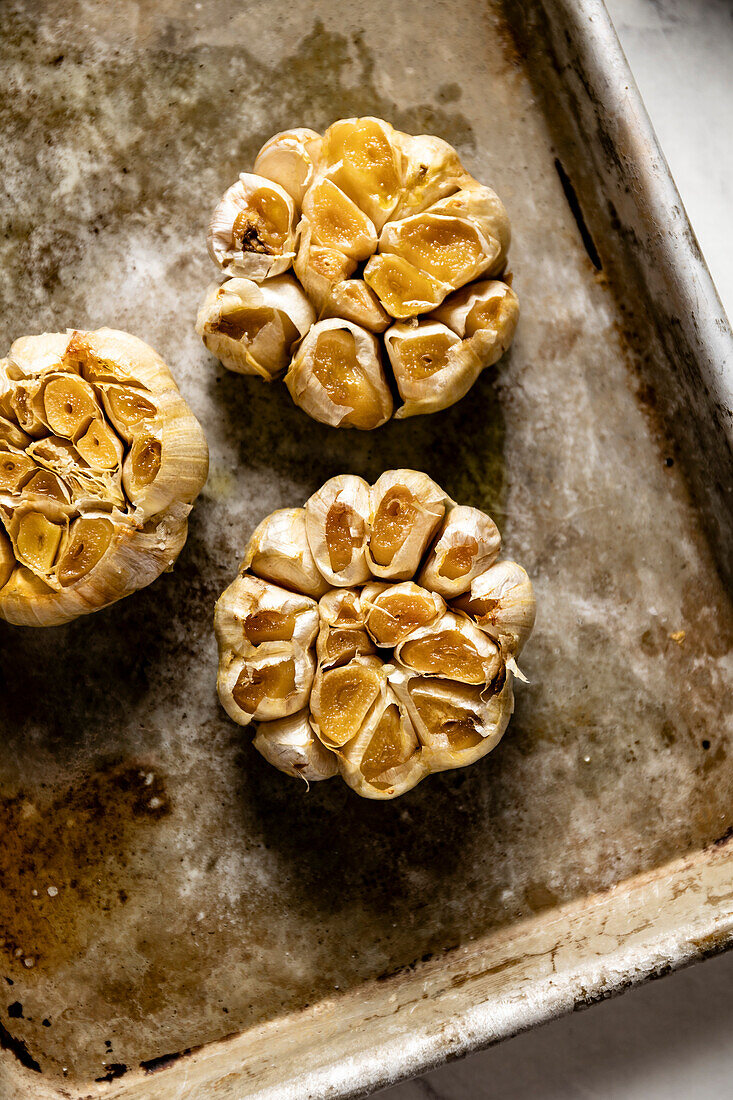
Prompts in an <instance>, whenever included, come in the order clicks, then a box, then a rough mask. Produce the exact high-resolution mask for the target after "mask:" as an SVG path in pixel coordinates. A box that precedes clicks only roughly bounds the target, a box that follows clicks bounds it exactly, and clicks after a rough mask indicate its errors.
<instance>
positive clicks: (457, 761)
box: [390, 669, 514, 772]
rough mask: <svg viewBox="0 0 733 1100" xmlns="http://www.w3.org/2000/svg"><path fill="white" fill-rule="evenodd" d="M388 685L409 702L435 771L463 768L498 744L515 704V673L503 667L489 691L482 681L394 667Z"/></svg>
mask: <svg viewBox="0 0 733 1100" xmlns="http://www.w3.org/2000/svg"><path fill="white" fill-rule="evenodd" d="M390 684H391V686H392V688H393V690H394V692H395V694H396V695H397V697H398V698H399V699H400V700H401V702H402V703H403V704H404V706H405V707H406V709H407V711H408V713H409V715H410V717H411V719H412V721H413V724H414V727H415V730H416V732H417V735H418V737H419V738H420V741H421V743H422V745H423V757H424V760H425V763H426V765H427V766H428V768H429V770H430V771H431V772H440V771H448V770H450V769H452V768H463V767H466V766H467V765H468V764H473V763H474V762H475V761H476V760H479V759H481V757H482V756H486V754H487V753H489V752H491V750H492V749H494V748H496V746H497V744H498V743H499V741H500V740H501V738H502V736H503V734H504V731H505V729H506V727H507V725H508V723H509V719H510V718H511V716H512V711H513V709H514V694H513V690H512V674H511V672H509V671H506V673H504V670H503V669H502V671H501V673H500V675H499V676H498V677H497V680H496V683H495V685H494V688H495V690H493V691H492V693H491V694H488V695H487V693H486V691H485V690H482V689H481V688H480V687H478V686H473V687H472V686H470V685H468V684H464V683H459V682H456V681H450V680H434V679H429V678H426V677H423V676H413V675H411V674H410V673H406V672H404V670H400V669H398V670H396V671H395V672H394V673H393V674H392V675H391V676H390Z"/></svg>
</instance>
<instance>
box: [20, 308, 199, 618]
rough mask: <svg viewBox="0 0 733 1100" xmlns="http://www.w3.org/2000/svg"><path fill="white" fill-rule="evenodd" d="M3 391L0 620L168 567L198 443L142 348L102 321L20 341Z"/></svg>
mask: <svg viewBox="0 0 733 1100" xmlns="http://www.w3.org/2000/svg"><path fill="white" fill-rule="evenodd" d="M2 401H3V408H4V409H5V410H6V412H7V414H8V415H7V416H6V417H5V419H6V420H7V421H8V423H9V424H10V426H11V428H12V427H14V426H18V430H17V433H15V432H12V431H8V432H5V437H6V438H7V439H13V440H15V445H13V444H12V443H8V442H5V443H3V444H2V445H0V508H1V509H2V519H3V523H4V525H5V527H6V529H7V531H8V533H9V535H10V537H11V543H12V546H13V552H14V557H15V559H16V560H17V562H18V567H17V568H16V569H14V570H13V572H12V574H11V575H10V577H9V579H8V580H7V582H6V583H5V584H4V586H3V587H2V591H1V592H0V616H2V617H3V618H6V619H8V620H9V621H11V622H14V623H17V624H20V625H34V626H36V625H53V624H56V623H62V622H68V621H69V620H70V619H74V618H76V617H77V616H79V615H84V614H88V613H89V612H91V611H95V610H97V609H98V608H100V607H105V606H107V605H109V604H111V603H114V602H115V601H116V600H118V599H121V598H122V597H123V596H126V595H128V594H129V593H131V592H133V591H135V590H136V589H137V588H141V587H143V586H144V585H146V584H150V583H151V581H153V580H154V579H155V578H156V577H158V576H159V575H160V573H161V572H163V570H164V569H167V568H168V567H170V566H171V565H172V564H173V562H174V561H175V559H176V557H177V556H178V554H179V553H180V550H181V547H182V546H183V543H184V542H185V538H186V531H187V517H188V513H189V512H190V501H192V500H193V499H194V497H195V496H196V495H197V493H198V492H199V490H200V489H201V486H202V485H203V482H204V480H205V478H206V470H207V464H208V452H207V448H206V442H205V440H204V437H203V433H202V431H201V427H200V425H199V424H198V422H197V421H196V420H195V418H194V417H193V415H192V414H191V412H190V410H189V409H188V406H187V405H186V404H185V402H184V401H183V398H182V397H181V396H180V394H179V392H178V389H177V387H176V384H175V382H174V381H173V378H172V377H171V374H170V372H169V371H168V368H167V367H166V365H165V363H164V362H163V360H162V359H161V358H160V356H158V355H157V354H156V353H155V352H154V351H153V350H152V348H150V347H148V345H147V344H144V343H143V341H141V340H138V339H137V338H136V337H133V336H130V335H129V334H128V333H123V332H116V331H114V330H110V329H100V330H99V331H98V332H77V331H72V332H69V333H65V334H64V333H52V334H48V333H47V334H44V335H43V336H40V337H29V338H23V339H21V340H19V341H16V343H15V344H14V345H13V347H12V348H11V349H10V353H9V355H8V359H7V360H6V361H4V365H3V368H2ZM126 408H128V409H133V410H134V409H137V411H138V412H139V411H140V409H144V410H149V412H150V415H149V416H148V417H147V418H145V417H143V418H140V417H137V415H136V416H135V417H133V419H134V423H133V424H131V425H128V426H129V427H130V431H129V432H120V431H118V428H119V424H118V422H117V418H116V415H113V412H122V413H124V410H125V409H126ZM17 410H22V411H21V413H20V418H21V419H23V420H24V421H26V420H27V421H28V423H29V425H30V421H31V419H32V421H33V423H32V429H33V435H34V437H35V438H31V434H30V433H26V432H24V431H23V430H22V429H20V427H19V425H18V412H17ZM123 419H124V416H123ZM126 447H127V450H126ZM123 483H124V491H123ZM126 494H128V495H126ZM32 575H33V576H35V578H36V580H35V581H31V580H30V579H29V577H30V576H32Z"/></svg>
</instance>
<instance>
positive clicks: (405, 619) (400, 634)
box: [361, 581, 446, 649]
mask: <svg viewBox="0 0 733 1100" xmlns="http://www.w3.org/2000/svg"><path fill="white" fill-rule="evenodd" d="M361 609H362V613H366V627H367V630H368V631H369V634H370V635H371V637H372V638H373V639H374V641H375V642H376V644H377V645H378V646H381V647H385V648H390V649H392V648H394V647H395V646H397V645H399V644H400V642H403V641H404V640H405V638H408V637H409V636H410V634H412V633H413V632H414V631H415V630H417V629H418V628H419V627H422V626H427V625H428V623H432V622H434V620H435V619H437V618H438V617H439V616H440V615H442V614H443V613H444V612H445V610H446V607H445V601H444V600H443V599H442V597H441V596H439V595H438V594H437V593H435V592H428V591H427V590H426V589H425V588H422V587H421V586H420V585H418V584H415V583H414V581H403V582H402V583H401V584H385V583H380V582H378V581H375V582H373V583H372V584H367V585H365V586H364V588H363V589H362V592H361Z"/></svg>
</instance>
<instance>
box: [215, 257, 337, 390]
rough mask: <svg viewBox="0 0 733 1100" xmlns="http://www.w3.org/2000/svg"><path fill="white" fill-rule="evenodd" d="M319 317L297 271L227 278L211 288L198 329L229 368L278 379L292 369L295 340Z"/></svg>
mask: <svg viewBox="0 0 733 1100" xmlns="http://www.w3.org/2000/svg"><path fill="white" fill-rule="evenodd" d="M315 319H316V314H315V310H314V309H313V306H312V305H311V303H310V301H309V299H308V297H307V295H306V294H305V292H304V290H303V289H302V287H301V285H300V283H299V282H298V281H297V279H295V278H294V277H293V276H292V275H279V276H276V277H275V278H273V279H268V280H267V282H265V283H262V284H258V283H255V282H252V280H251V279H227V280H226V281H225V282H224V283H223V284H222V285H221V286H219V285H218V284H213V285H212V286H210V287H209V289H208V291H207V293H206V297H205V299H204V301H203V303H202V305H201V309H200V310H199V313H198V317H197V318H196V332H197V333H198V335H199V336H200V337H201V339H202V340H203V342H204V344H205V345H206V347H207V348H208V349H209V351H210V352H211V353H212V355H215V356H216V357H217V359H219V360H220V361H221V362H222V363H223V365H224V366H225V367H226V368H227V369H228V370H231V371H235V372H236V373H238V374H256V375H259V376H260V377H261V378H264V379H266V380H267V381H272V380H273V379H274V378H277V377H278V376H279V375H281V374H282V373H283V372H284V371H285V370H287V367H288V364H289V363H290V358H291V352H292V347H293V344H294V343H295V342H296V341H297V340H299V339H300V338H301V337H302V336H304V335H305V333H306V332H307V331H308V329H309V328H310V327H311V325H312V324H313V322H314V321H315Z"/></svg>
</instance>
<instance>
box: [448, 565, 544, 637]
mask: <svg viewBox="0 0 733 1100" xmlns="http://www.w3.org/2000/svg"><path fill="white" fill-rule="evenodd" d="M457 606H458V607H460V608H461V610H464V611H466V612H467V613H468V614H470V615H471V616H472V617H473V618H474V619H475V621H476V624H477V625H478V626H479V628H480V629H481V630H484V631H485V632H486V633H487V634H488V635H489V637H491V638H493V639H494V640H495V641H496V643H497V644H498V645H499V646H500V647H501V650H502V653H504V654H505V655H507V656H510V657H518V656H519V654H520V653H521V652H522V649H523V648H524V644H525V642H526V641H527V638H529V636H530V634H531V633H532V628H533V627H534V623H535V615H536V610H537V604H536V600H535V595H534V588H533V587H532V582H531V580H530V579H529V577H528V576H527V573H526V570H524V569H523V568H522V566H521V565H517V563H516V562H514V561H498V562H496V563H495V564H494V565H492V566H491V568H490V569H487V570H486V572H485V573H481V574H480V575H479V576H477V577H475V578H474V580H473V581H472V582H471V591H470V594H468V595H466V596H463V597H462V598H461V600H459V601H458V603H457Z"/></svg>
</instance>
